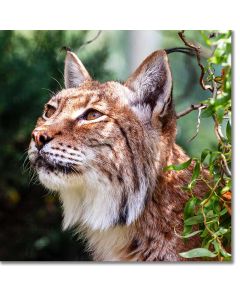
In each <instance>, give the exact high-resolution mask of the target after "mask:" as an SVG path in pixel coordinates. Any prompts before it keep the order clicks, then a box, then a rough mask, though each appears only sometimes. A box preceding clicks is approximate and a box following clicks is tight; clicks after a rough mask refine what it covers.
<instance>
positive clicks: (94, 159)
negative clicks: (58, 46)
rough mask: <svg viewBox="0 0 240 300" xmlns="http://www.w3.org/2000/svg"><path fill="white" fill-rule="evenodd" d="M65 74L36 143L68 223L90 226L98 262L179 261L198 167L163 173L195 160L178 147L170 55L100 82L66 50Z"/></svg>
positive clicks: (35, 154)
mask: <svg viewBox="0 0 240 300" xmlns="http://www.w3.org/2000/svg"><path fill="white" fill-rule="evenodd" d="M64 79H65V87H66V89H64V90H62V91H61V92H59V93H58V94H57V95H56V96H54V97H53V98H52V99H50V100H49V102H48V103H47V104H46V105H45V109H44V112H43V115H42V116H41V117H40V118H39V119H38V121H37V125H36V128H35V129H34V131H33V133H32V141H31V143H30V147H29V159H30V161H31V163H32V165H33V166H34V168H35V169H36V171H37V173H38V176H39V179H40V181H41V182H42V183H43V185H45V186H46V187H47V188H49V189H51V190H54V191H57V192H59V194H60V199H61V201H62V205H63V212H64V221H63V227H64V228H67V227H71V226H76V227H77V228H79V231H81V232H84V233H85V235H86V237H87V238H88V245H89V248H90V250H91V252H93V254H94V257H95V259H99V260H120V259H128V260H131V259H133V260H147V259H149V260H155V259H156V260H163V259H165V260H178V259H179V257H178V256H177V251H178V250H179V249H180V248H182V249H184V247H185V245H184V243H183V242H182V241H179V238H176V237H172V235H171V232H173V228H175V227H176V228H179V227H181V226H182V222H181V213H182V208H183V205H184V202H185V201H186V196H185V195H184V194H183V192H182V191H181V189H180V188H179V182H181V183H183V182H184V180H188V177H189V176H191V173H190V172H189V171H186V174H185V175H184V176H183V178H180V177H181V176H182V175H180V177H179V178H177V177H176V176H175V177H174V176H172V177H171V176H170V177H169V174H164V173H163V167H164V166H166V165H167V164H170V163H180V162H181V161H184V160H186V159H187V156H186V155H185V154H184V153H183V151H182V150H181V149H180V148H179V147H178V146H177V145H176V144H175V135H176V116H175V111H174V106H173V102H172V76H171V72H170V67H169V64H168V58H167V54H166V52H165V51H163V50H160V51H156V52H154V53H153V54H151V55H150V56H149V57H147V59H146V60H145V61H144V62H143V63H142V64H141V65H140V66H139V68H138V69H137V70H136V71H135V72H134V73H133V74H132V75H131V76H130V77H129V78H128V80H127V81H126V82H125V83H124V84H120V83H118V82H114V81H110V82H106V83H103V84H101V83H99V82H97V81H94V80H92V79H91V77H90V75H89V74H88V72H87V70H86V69H85V67H84V66H83V64H82V62H81V61H80V60H79V59H78V57H77V56H76V55H75V54H74V53H72V52H70V51H67V55H66V60H65V71H64ZM168 232H170V233H169V234H168V237H167V238H166V236H165V233H168ZM176 245H178V246H176ZM146 248H147V249H146ZM176 249H177V250H176Z"/></svg>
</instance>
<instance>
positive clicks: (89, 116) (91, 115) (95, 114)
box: [84, 109, 103, 121]
mask: <svg viewBox="0 0 240 300" xmlns="http://www.w3.org/2000/svg"><path fill="white" fill-rule="evenodd" d="M102 115H103V114H102V113H100V112H99V111H97V110H95V109H91V110H89V111H87V112H86V114H85V115H84V120H87V121H91V120H95V119H97V118H100V117H101V116H102Z"/></svg>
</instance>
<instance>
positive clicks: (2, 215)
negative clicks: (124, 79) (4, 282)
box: [0, 31, 110, 260]
mask: <svg viewBox="0 0 240 300" xmlns="http://www.w3.org/2000/svg"><path fill="white" fill-rule="evenodd" d="M86 35H87V31H0V52H1V56H0V66H1V68H0V90H1V94H0V140H1V146H0V157H1V159H0V170H1V177H0V222H1V233H0V259H1V260H68V259H69V260H79V259H80V260H84V259H85V260H86V259H87V255H86V254H85V253H84V251H83V245H82V244H81V243H80V242H78V241H76V238H73V237H72V235H70V234H69V233H66V232H65V233H63V232H62V231H61V208H60V205H59V203H58V201H57V199H56V197H54V196H52V195H48V194H46V191H45V190H44V189H43V188H42V187H41V186H40V185H33V184H32V183H30V184H29V181H30V178H29V172H28V170H26V172H24V168H23V162H24V159H25V158H26V156H27V154H26V149H27V148H28V145H29V142H30V135H31V131H32V130H33V128H34V126H35V123H36V119H37V117H38V116H39V115H40V114H41V112H42V109H43V106H44V104H45V103H46V102H47V101H48V99H49V98H50V97H51V96H52V94H53V93H56V92H57V91H59V90H61V89H62V87H63V74H62V72H63V68H64V57H65V53H64V51H61V47H63V46H69V47H70V48H71V49H73V50H74V51H77V53H78V54H79V56H80V57H82V56H83V54H84V63H85V64H86V66H87V67H88V68H89V70H90V71H91V70H94V73H93V77H95V78H96V79H98V80H105V79H106V78H108V77H110V73H109V72H108V71H107V70H106V69H105V62H106V59H107V57H108V52H107V48H106V45H103V46H98V47H97V49H96V50H94V49H93V50H92V51H91V52H90V51H89V50H88V49H86V48H85V47H82V48H81V49H80V50H79V51H78V49H79V47H80V46H81V45H82V44H83V43H84V41H86V40H87V36H86ZM96 42H97V41H96ZM24 152H25V154H24Z"/></svg>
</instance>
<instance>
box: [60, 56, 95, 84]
mask: <svg viewBox="0 0 240 300" xmlns="http://www.w3.org/2000/svg"><path fill="white" fill-rule="evenodd" d="M85 80H91V77H90V75H89V74H88V71H87V70H86V68H85V67H84V65H83V64H82V63H81V61H80V60H79V58H78V57H77V55H76V54H75V53H73V52H71V51H67V55H66V59H65V68H64V83H65V87H66V88H67V89H68V88H76V87H79V86H80V85H81V84H82V83H83V82H84V81H85Z"/></svg>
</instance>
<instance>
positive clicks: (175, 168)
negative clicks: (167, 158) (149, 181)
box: [163, 158, 192, 171]
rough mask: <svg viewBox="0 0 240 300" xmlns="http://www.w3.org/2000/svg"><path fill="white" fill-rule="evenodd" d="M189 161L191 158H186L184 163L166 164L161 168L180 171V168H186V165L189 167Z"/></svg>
mask: <svg viewBox="0 0 240 300" xmlns="http://www.w3.org/2000/svg"><path fill="white" fill-rule="evenodd" d="M191 162H192V158H190V159H189V160H187V161H185V162H184V163H182V164H179V165H170V166H167V167H165V168H164V169H163V170H164V171H171V170H174V171H181V170H183V169H186V168H187V167H189V165H190V164H191Z"/></svg>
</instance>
